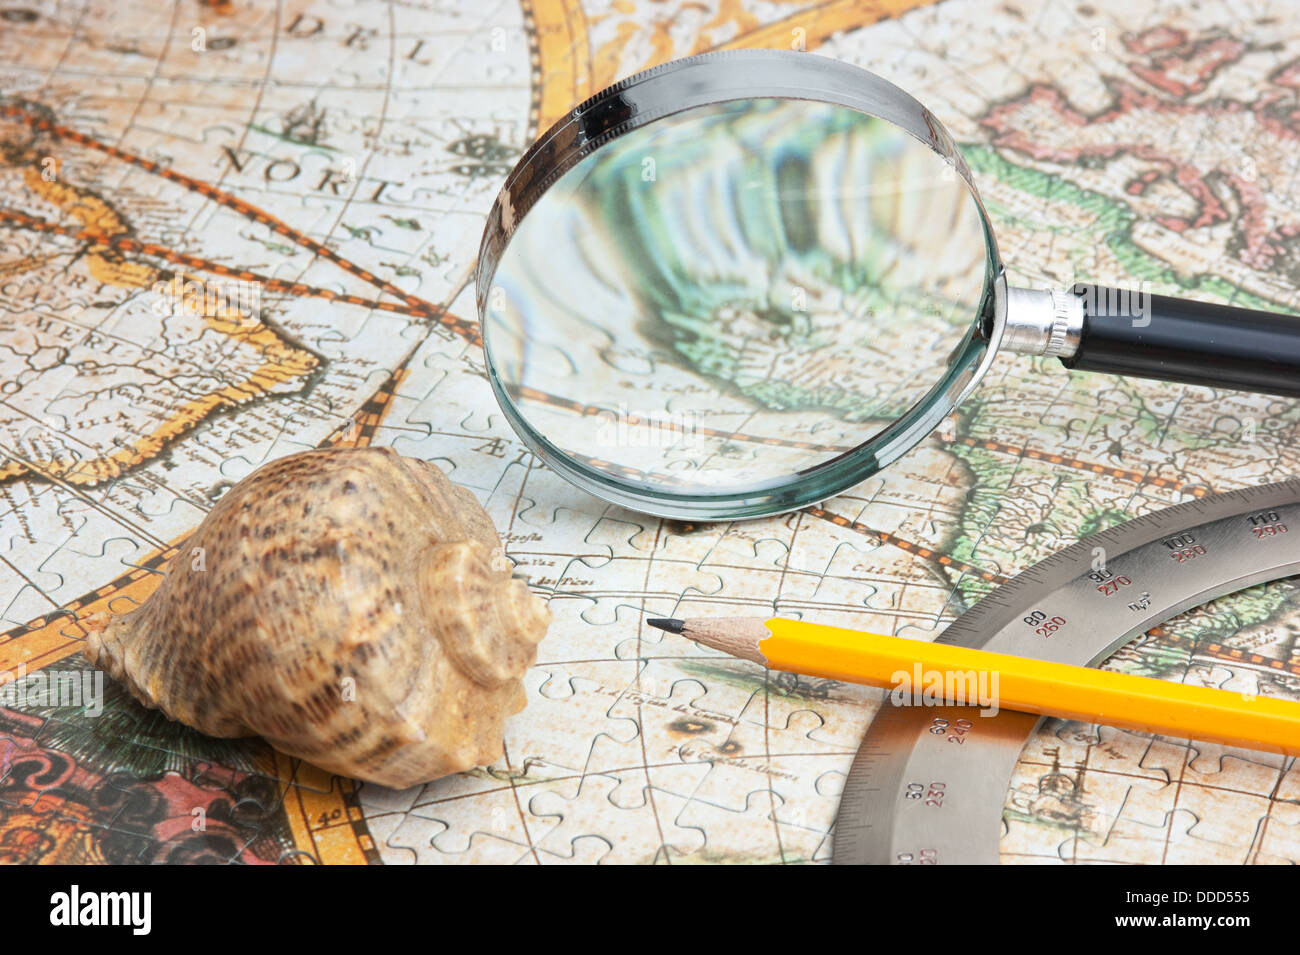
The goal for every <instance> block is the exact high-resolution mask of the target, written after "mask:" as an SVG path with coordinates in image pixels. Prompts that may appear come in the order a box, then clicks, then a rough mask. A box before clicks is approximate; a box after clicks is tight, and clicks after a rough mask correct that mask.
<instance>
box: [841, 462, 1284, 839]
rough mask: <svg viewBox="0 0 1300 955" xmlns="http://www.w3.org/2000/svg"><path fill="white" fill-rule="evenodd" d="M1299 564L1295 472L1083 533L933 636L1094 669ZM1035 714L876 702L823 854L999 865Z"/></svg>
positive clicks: (1033, 725)
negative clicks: (1136, 642)
mask: <svg viewBox="0 0 1300 955" xmlns="http://www.w3.org/2000/svg"><path fill="white" fill-rule="evenodd" d="M1298 573H1300V481H1296V480H1293V481H1286V482H1282V483H1279V484H1267V485H1261V486H1259V487H1252V488H1246V489H1243V490H1239V491H1230V492H1227V493H1222V494H1214V495H1208V496H1206V497H1203V498H1200V499H1198V500H1193V501H1188V502H1186V503H1184V504H1179V505H1176V506H1174V507H1170V508H1166V509H1164V510H1160V511H1155V512H1153V513H1151V514H1147V515H1145V516H1143V517H1139V518H1137V519H1135V520H1131V521H1128V522H1127V523H1124V524H1120V525H1118V526H1116V527H1113V528H1111V529H1110V530H1107V531H1104V532H1102V533H1099V534H1095V535H1093V536H1090V537H1087V538H1084V539H1082V540H1080V541H1079V542H1078V543H1076V544H1074V545H1072V546H1070V547H1068V548H1066V549H1065V550H1063V551H1061V552H1059V553H1057V554H1054V555H1053V556H1051V557H1049V558H1047V559H1046V560H1044V561H1042V562H1041V563H1038V564H1035V565H1034V566H1033V567H1031V568H1029V569H1028V570H1026V571H1024V572H1023V573H1021V574H1020V575H1019V576H1017V577H1016V578H1015V579H1013V580H1011V581H1010V582H1008V583H1006V584H1004V585H1003V586H1001V587H999V588H998V589H997V590H995V591H994V592H993V593H991V594H989V595H988V596H987V597H985V598H984V599H983V600H981V601H980V602H979V603H978V604H976V605H975V606H974V607H972V608H971V609H970V610H969V611H967V612H966V613H965V614H963V615H962V616H961V617H959V618H958V619H957V620H956V621H954V622H953V623H952V624H951V625H950V626H949V627H948V629H947V630H946V631H945V632H944V633H943V634H942V636H940V637H939V638H938V639H939V642H942V643H951V644H956V645H958V646H965V647H979V648H981V649H985V650H992V651H995V652H998V653H1013V654H1017V655H1020V656H1025V657H1036V658H1039V659H1043V660H1054V661H1057V662H1061V663H1072V664H1078V665H1085V666H1096V665H1098V664H1100V663H1101V662H1102V661H1104V660H1105V659H1106V658H1107V657H1108V656H1110V654H1112V653H1113V652H1114V651H1115V650H1117V649H1119V648H1120V647H1121V646H1123V645H1124V644H1125V643H1127V642H1128V641H1129V640H1131V639H1133V638H1135V637H1137V636H1139V635H1141V634H1143V633H1145V632H1146V631H1147V630H1149V629H1150V628H1152V627H1154V626H1156V625H1158V624H1160V623H1162V622H1164V621H1165V620H1168V619H1169V618H1171V617H1174V616H1176V615H1178V614H1179V613H1182V612H1183V611H1184V610H1188V609H1190V608H1192V607H1195V606H1198V605H1199V604H1202V603H1204V602H1206V601H1208V600H1213V599H1215V598H1217V597H1222V596H1224V595H1225V594H1230V593H1233V592H1234V591H1237V590H1241V589H1243V588H1245V587H1249V586H1252V585H1254V584H1259V583H1264V582H1266V581H1270V580H1276V579H1278V578H1281V577H1287V576H1291V575H1293V574H1298ZM1038 722H1039V717H1037V716H1031V715H1027V714H1024V713H1015V712H1011V711H1001V712H999V713H998V714H997V715H996V716H980V715H979V709H978V708H977V707H957V706H950V707H934V706H910V707H904V706H896V705H894V704H892V703H890V702H889V701H888V700H886V702H885V703H884V705H882V707H881V709H880V712H879V713H878V714H877V716H876V718H875V720H874V721H873V722H872V724H871V726H870V727H869V728H868V729H867V733H866V736H865V737H864V739H863V741H862V745H861V747H860V748H859V749H858V753H857V756H856V757H855V759H854V761H853V767H852V769H851V770H850V771H849V777H848V780H847V781H846V783H845V786H844V793H843V795H842V797H841V799H840V808H839V813H838V815H837V817H836V821H835V832H834V842H833V850H832V861H833V862H835V863H839V864H846V863H847V864H854V863H858V864H863V863H869V864H899V863H934V864H969V863H977V864H987V863H996V862H997V861H998V841H999V838H1000V837H1001V833H1002V809H1003V804H1004V801H1005V799H1006V794H1007V790H1008V788H1009V786H1010V784H1011V776H1012V773H1013V772H1014V771H1015V767H1016V762H1017V760H1018V758H1019V756H1020V752H1021V750H1022V749H1023V748H1024V746H1025V744H1026V742H1027V741H1028V739H1029V737H1030V736H1031V734H1032V733H1033V732H1034V729H1035V728H1036V727H1037V725H1038ZM936 783H937V784H938V790H941V791H942V796H941V798H938V799H936V798H933V795H934V794H933V792H932V790H933V789H934V788H935V784H936ZM927 794H928V795H927Z"/></svg>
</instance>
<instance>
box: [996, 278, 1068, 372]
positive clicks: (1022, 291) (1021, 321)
mask: <svg viewBox="0 0 1300 955" xmlns="http://www.w3.org/2000/svg"><path fill="white" fill-rule="evenodd" d="M1006 303H1007V316H1006V326H1005V328H1004V330H1003V332H1002V345H1001V347H1002V348H1003V349H1005V350H1006V351H1009V352H1014V353H1015V354H1017V355H1044V356H1048V357H1055V358H1069V357H1071V356H1073V355H1074V354H1075V353H1076V352H1078V350H1079V343H1080V341H1081V340H1082V338H1083V300H1082V299H1081V298H1079V296H1077V295H1075V294H1073V293H1072V292H1069V291H1068V290H1066V289H1055V288H1054V289H1041V290H1039V289H1028V288H1014V287H1011V286H1008V287H1007V297H1006Z"/></svg>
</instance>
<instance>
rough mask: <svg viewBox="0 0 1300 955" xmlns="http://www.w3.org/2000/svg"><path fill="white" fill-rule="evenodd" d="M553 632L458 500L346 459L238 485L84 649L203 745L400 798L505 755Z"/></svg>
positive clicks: (392, 468)
mask: <svg viewBox="0 0 1300 955" xmlns="http://www.w3.org/2000/svg"><path fill="white" fill-rule="evenodd" d="M549 622H550V612H549V611H548V610H547V609H546V606H545V604H544V603H543V602H542V601H541V600H540V599H539V598H537V597H535V596H534V595H533V594H532V593H531V592H530V591H529V590H528V587H527V585H526V584H525V583H524V582H523V581H521V580H518V579H515V578H513V577H511V563H510V561H509V560H507V559H506V557H505V555H504V553H503V552H502V550H501V545H500V543H499V541H498V539H497V533H496V529H495V528H494V527H493V525H492V521H491V519H490V518H489V517H488V515H487V512H485V511H484V510H483V508H482V507H481V506H479V503H478V501H477V500H475V498H474V496H473V495H472V494H471V493H470V492H469V491H467V490H465V489H464V488H459V487H456V486H455V485H453V484H452V483H451V482H450V481H448V480H447V478H446V476H445V475H444V474H443V473H442V472H441V471H439V470H438V468H437V467H435V466H434V465H432V464H429V463H427V462H425V461H420V460H417V459H414V458H406V457H402V456H401V455H399V454H397V453H396V452H395V451H393V450H391V449H389V448H339V449H329V450H321V451H306V452H303V453H301V454H294V455H290V456H288V457H284V458H280V459H278V460H276V461H273V462H271V463H269V464H267V465H265V466H263V467H261V468H259V469H258V470H256V471H254V472H253V473H252V474H250V475H248V476H247V477H246V478H244V479H243V480H242V481H240V482H239V483H238V484H236V485H235V486H234V487H233V488H232V489H231V490H230V491H228V492H227V493H226V494H225V496H224V497H222V498H221V500H220V501H219V502H218V503H217V505H216V506H215V507H213V509H212V511H211V512H210V513H209V514H208V516H207V517H206V518H205V519H204V521H203V523H202V524H200V525H199V527H198V529H197V530H196V531H195V532H194V534H193V536H191V537H190V538H189V540H188V541H186V542H185V544H184V545H182V547H181V548H180V553H179V554H178V555H177V556H176V557H175V558H174V559H173V560H172V561H171V564H170V566H169V567H168V570H167V574H166V576H165V578H164V579H163V581H162V584H161V585H160V586H159V588H158V590H157V591H156V592H155V593H154V594H153V595H152V596H151V597H150V598H149V599H148V600H147V601H145V603H144V604H143V605H142V606H140V607H139V608H137V609H136V610H133V611H131V612H130V613H126V614H123V615H121V616H116V617H113V618H112V619H111V620H110V621H109V623H108V624H107V626H106V627H104V628H103V630H102V632H92V633H90V634H89V636H88V638H87V642H86V647H85V651H84V652H85V655H86V658H87V659H88V660H90V662H91V663H92V664H94V665H95V666H97V667H100V668H101V669H103V670H105V671H107V672H108V674H109V675H110V676H111V677H113V679H115V680H119V681H121V682H122V683H124V684H125V685H126V687H127V688H128V689H129V690H130V692H131V693H132V694H133V695H134V696H135V697H136V698H137V699H138V700H140V701H141V702H142V703H144V704H145V705H146V706H152V707H157V708H158V709H159V710H161V711H162V712H163V713H165V714H166V715H167V716H169V717H171V718H172V719H176V720H180V721H181V722H184V723H187V724H189V725H190V726H192V727H194V728H195V729H197V730H200V731H202V732H204V733H207V734H209V735H212V736H250V735H259V736H263V737H265V738H266V740H267V741H268V742H270V743H271V745H272V746H275V747H276V748H277V749H279V750H281V751H283V752H285V753H288V754H290V755H292V756H298V757H300V758H302V759H305V760H307V761H309V762H311V763H314V764H316V765H317V766H320V767H322V768H323V769H327V770H331V771H333V772H336V773H340V774H342V775H346V776H353V777H358V778H360V779H366V780H370V781H372V782H376V783H381V784H383V785H385V786H393V787H397V788H405V787H407V786H411V785H414V784H415V783H419V782H425V781H427V780H430V779H435V778H437V777H439V776H445V775H447V774H449V773H454V772H460V771H463V770H466V769H469V768H470V767H473V766H478V765H484V764H487V763H491V762H493V761H495V760H496V759H497V758H499V757H500V755H501V752H502V736H503V730H504V722H505V718H506V717H507V716H508V715H510V714H511V713H514V712H517V711H518V710H520V709H522V708H523V706H524V702H525V700H524V690H523V683H522V682H521V678H522V676H523V674H524V672H525V671H526V670H527V669H528V667H529V666H531V665H532V664H533V662H534V661H535V659H536V656H537V644H538V643H539V642H540V641H541V639H542V637H543V636H544V635H545V633H546V628H547V625H548V624H549Z"/></svg>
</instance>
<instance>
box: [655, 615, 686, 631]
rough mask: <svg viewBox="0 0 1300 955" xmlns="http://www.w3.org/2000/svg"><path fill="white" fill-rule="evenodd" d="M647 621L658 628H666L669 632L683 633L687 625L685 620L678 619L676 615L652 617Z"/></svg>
mask: <svg viewBox="0 0 1300 955" xmlns="http://www.w3.org/2000/svg"><path fill="white" fill-rule="evenodd" d="M646 623H648V624H649V625H650V626H652V627H654V628H655V629H656V630H666V631H668V632H669V633H681V632H682V629H683V628H684V627H685V626H686V621H685V620H677V619H676V618H674V617H650V618H649V619H648V620H646Z"/></svg>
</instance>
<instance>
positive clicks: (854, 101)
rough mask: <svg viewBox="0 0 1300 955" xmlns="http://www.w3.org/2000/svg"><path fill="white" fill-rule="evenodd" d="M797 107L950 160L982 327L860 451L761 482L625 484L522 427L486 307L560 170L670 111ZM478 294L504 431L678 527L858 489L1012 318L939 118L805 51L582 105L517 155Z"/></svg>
mask: <svg viewBox="0 0 1300 955" xmlns="http://www.w3.org/2000/svg"><path fill="white" fill-rule="evenodd" d="M764 98H774V99H803V100H811V101H815V102H819V103H827V104H831V105H834V106H841V107H845V108H848V109H852V110H856V111H857V112H860V113H864V114H866V115H869V116H874V117H877V118H879V119H882V120H885V121H886V122H889V123H892V124H893V125H895V126H898V127H899V128H901V129H902V130H903V131H905V132H906V133H908V134H909V135H911V136H912V137H913V138H915V139H916V140H918V141H919V142H920V143H921V144H922V145H925V146H927V147H929V148H930V149H931V150H933V151H934V152H935V153H937V154H938V155H939V156H940V157H941V158H942V159H943V160H945V161H947V162H948V163H949V164H950V166H951V168H952V170H953V173H954V175H956V176H958V177H960V179H961V180H962V182H963V183H964V184H965V186H966V188H967V190H968V191H969V193H970V196H971V198H972V200H973V201H974V202H975V204H976V206H977V208H978V210H979V213H980V216H981V221H982V224H983V229H984V237H985V244H986V258H987V261H988V263H989V269H988V273H987V275H986V278H985V287H984V290H983V294H982V298H981V303H980V307H979V315H978V320H975V317H973V324H972V331H971V333H970V334H969V335H968V337H967V339H966V341H965V343H964V345H963V346H962V349H961V352H962V353H961V355H960V356H958V357H957V358H956V360H954V361H953V362H952V363H951V365H950V368H949V371H948V373H947V374H946V375H945V376H944V377H943V378H942V379H940V380H939V382H938V383H937V384H936V385H935V386H934V387H933V388H932V389H931V390H930V391H929V392H928V393H927V394H926V395H925V396H924V397H923V398H921V399H920V400H919V401H918V402H917V403H916V404H914V405H913V406H912V408H911V409H909V410H908V411H907V412H906V413H904V414H903V415H902V416H901V417H899V418H898V419H897V420H896V421H895V422H894V423H893V424H892V425H891V426H889V427H888V428H886V429H885V430H884V431H883V432H880V433H878V434H876V435H874V436H873V437H872V438H870V439H869V440H868V441H866V442H864V443H863V444H861V445H859V446H858V447H856V448H854V449H852V450H850V451H846V452H845V453H844V454H842V455H839V456H837V457H836V458H833V459H831V460H829V461H823V462H821V463H819V464H818V465H816V466H814V467H812V468H809V469H808V471H807V472H804V473H801V474H800V475H798V476H797V477H794V478H792V477H784V478H780V479H776V480H773V481H771V482H769V484H768V485H767V486H764V485H762V484H757V483H749V484H745V485H740V486H737V487H733V488H725V487H722V488H716V489H708V490H704V489H699V488H694V489H691V490H689V491H682V492H678V491H674V490H673V489H672V487H671V486H670V485H668V484H666V483H665V484H662V485H658V486H655V487H650V486H647V485H646V484H645V483H643V482H640V481H638V480H636V479H635V478H633V477H631V476H629V477H626V478H622V477H619V476H617V475H616V474H614V473H611V470H610V468H609V466H608V463H607V462H604V463H603V464H604V465H605V466H601V464H602V462H596V463H593V464H590V465H588V464H584V463H582V462H580V461H578V460H576V459H575V457H574V455H573V454H572V453H571V452H568V451H565V450H563V449H561V448H559V447H557V446H556V445H555V444H553V443H552V442H551V441H550V440H548V439H547V438H546V437H545V435H543V434H541V433H540V432H538V431H537V430H536V429H535V428H534V427H532V425H531V424H530V423H529V422H528V421H527V420H526V418H525V417H524V415H523V414H522V413H521V412H520V411H519V409H518V408H517V407H516V405H515V402H514V401H513V399H512V398H511V397H510V395H509V392H508V389H507V387H506V385H505V383H503V382H502V381H501V380H500V379H499V378H498V376H497V375H496V373H495V371H494V369H493V363H492V360H491V351H490V349H491V332H490V329H489V323H488V322H487V321H486V320H485V319H486V315H487V302H488V296H489V293H490V290H491V288H492V282H493V277H494V276H495V274H496V270H497V266H498V264H499V263H500V260H501V256H502V254H503V253H504V252H505V249H506V246H507V245H508V243H509V241H510V238H511V236H513V235H514V232H515V230H516V229H517V228H518V226H519V223H520V222H521V221H522V220H523V218H524V217H525V216H526V215H527V214H528V212H529V210H530V209H532V208H533V206H534V205H535V204H536V203H537V202H538V200H540V199H541V197H542V196H543V195H544V194H545V192H546V190H547V189H548V188H550V186H552V185H553V184H554V183H555V182H556V181H557V180H559V179H560V177H562V176H563V175H564V174H565V173H566V172H568V171H569V170H570V169H572V168H573V167H574V166H576V165H577V164H578V163H580V162H582V160H583V159H585V158H586V157H587V156H589V155H591V154H592V153H594V152H595V151H596V150H598V149H600V148H601V147H602V146H605V145H607V144H608V143H610V142H612V141H614V140H616V139H618V138H619V137H621V136H625V135H627V134H628V133H630V132H633V131H635V130H638V129H641V128H642V127H644V126H647V125H649V124H651V123H653V122H656V121H658V120H661V119H663V118H665V117H667V116H670V115H672V114H674V113H679V112H685V111H687V110H691V109H695V108H698V107H703V106H710V105H714V104H717V103H725V102H730V101H735V100H744V99H764ZM475 298H476V301H477V307H478V314H479V321H480V325H481V329H482V333H483V347H484V350H485V352H486V354H487V366H488V372H489V374H488V377H489V381H490V383H491V386H492V389H493V391H494V393H495V395H496V398H497V402H498V404H499V405H500V406H501V409H502V411H503V412H504V414H505V416H506V420H507V421H509V423H510V425H511V427H512V428H513V429H514V430H515V432H516V433H517V434H519V436H520V437H521V438H523V440H524V441H525V443H526V444H528V445H529V447H530V448H531V449H532V450H533V451H534V452H535V453H536V454H537V455H538V457H540V458H541V459H542V461H544V462H545V463H546V465H547V466H548V467H550V468H551V469H552V470H554V471H555V472H556V473H558V474H560V475H561V476H562V477H564V478H566V479H567V480H569V481H570V482H571V483H573V484H576V485H577V486H579V487H581V488H583V489H584V490H586V491H588V492H590V493H592V494H594V495H596V496H597V497H600V498H603V499H605V500H608V501H612V502H613V503H616V504H620V505H623V506H625V507H628V508H630V509H632V510H635V511H640V512H642V513H648V514H655V515H659V516H663V517H671V518H677V519H683V520H718V519H739V518H749V517H760V516H765V515H771V514H780V513H784V512H787V511H792V510H797V509H799V508H802V507H806V506H808V505H809V504H814V503H817V502H818V501H822V500H825V499H827V498H829V497H832V496H834V495H835V494H838V493H840V492H841V491H844V490H845V489H847V488H849V487H852V486H853V485H855V484H858V483H860V482H861V481H862V480H864V479H866V478H868V477H870V476H871V475H872V474H874V473H876V472H877V471H879V470H880V469H881V468H883V467H885V466H887V465H889V464H890V463H892V462H893V461H894V460H896V459H897V458H898V457H900V456H901V455H903V454H904V453H906V452H907V451H909V450H911V449H912V448H913V447H915V445H916V444H917V443H919V442H920V441H921V440H923V439H924V438H925V436H926V435H928V434H929V433H930V432H931V431H932V430H933V429H934V428H935V427H936V426H937V425H938V424H939V423H940V422H941V421H942V420H943V418H944V417H946V416H947V415H948V413H949V412H951V411H952V409H953V408H955V407H956V406H957V405H958V404H959V403H960V402H961V400H962V399H964V398H965V397H966V396H967V395H968V394H969V393H970V392H971V391H972V390H973V389H974V388H975V386H976V385H977V384H978V383H979V381H980V379H981V378H983V376H984V374H985V373H986V372H987V371H988V369H989V366H990V365H991V364H992V361H993V359H994V357H996V355H997V352H998V346H999V344H1000V342H1001V340H1002V336H1003V330H1004V325H1005V318H1006V313H1007V285H1006V277H1005V272H1004V270H1003V268H1002V264H1001V259H1000V257H999V255H998V250H997V244H996V240H995V239H994V236H993V232H992V228H991V226H990V224H989V218H988V214H987V212H986V211H985V209H984V205H983V202H982V201H981V200H980V197H979V192H978V190H977V189H976V188H975V184H974V182H973V180H972V177H971V172H970V168H969V166H967V164H966V161H965V159H964V158H963V157H962V156H961V154H960V152H958V151H957V147H956V145H955V144H954V143H953V140H952V137H951V136H950V135H949V134H948V131H947V130H946V129H945V128H944V127H943V124H942V123H940V122H939V120H938V119H937V118H935V116H934V115H933V114H932V113H931V112H930V111H929V110H928V109H926V108H925V107H924V106H922V105H921V104H920V103H919V102H917V101H916V100H915V99H913V98H912V97H911V96H910V95H908V94H907V93H906V92H904V91H903V90H901V89H899V88H898V87H896V86H894V85H893V84H892V83H889V82H888V81H886V80H883V79H881V78H880V77H878V76H876V75H875V74H872V73H868V72H866V71H865V70H862V69H859V68H858V67H855V66H852V65H850V64H847V63H843V62H841V61H838V60H832V59H828V58H826V57H822V56H817V55H816V54H811V53H798V52H794V51H783V50H728V51H720V52H714V53H704V54H700V55H698V56H693V57H688V58H685V59H680V60H674V61H672V62H669V63H665V64H662V65H661V66H657V67H654V68H652V69H649V70H646V71H644V72H641V73H637V74H635V75H633V76H630V77H628V78H627V79H625V80H622V81H620V82H618V83H616V84H614V85H613V86H610V87H608V88H606V89H604V90H602V91H601V92H599V93H597V94H596V95H595V96H593V97H591V98H590V99H588V100H586V101H585V102H583V103H580V104H579V105H578V106H576V107H575V108H574V109H573V110H571V111H570V112H569V113H568V115H566V116H565V117H564V118H563V119H561V120H559V121H558V122H557V123H555V125H554V126H552V127H551V129H550V130H549V131H548V132H547V133H546V134H544V135H543V136H542V137H541V138H540V139H538V140H537V142H536V143H534V144H533V146H532V147H531V148H529V150H528V151H527V152H525V153H524V155H523V156H522V157H521V158H520V160H519V162H518V163H517V164H516V166H515V168H514V169H513V170H512V171H511V173H510V175H509V176H508V177H507V178H506V181H505V184H504V185H503V187H502V189H501V192H500V194H499V195H498V196H497V199H496V202H495V203H494V204H493V207H492V210H491V212H490V213H489V215H488V219H487V225H486V227H485V228H484V231H483V239H482V242H481V244H480V248H479V261H478V266H477V269H476V275H475Z"/></svg>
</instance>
